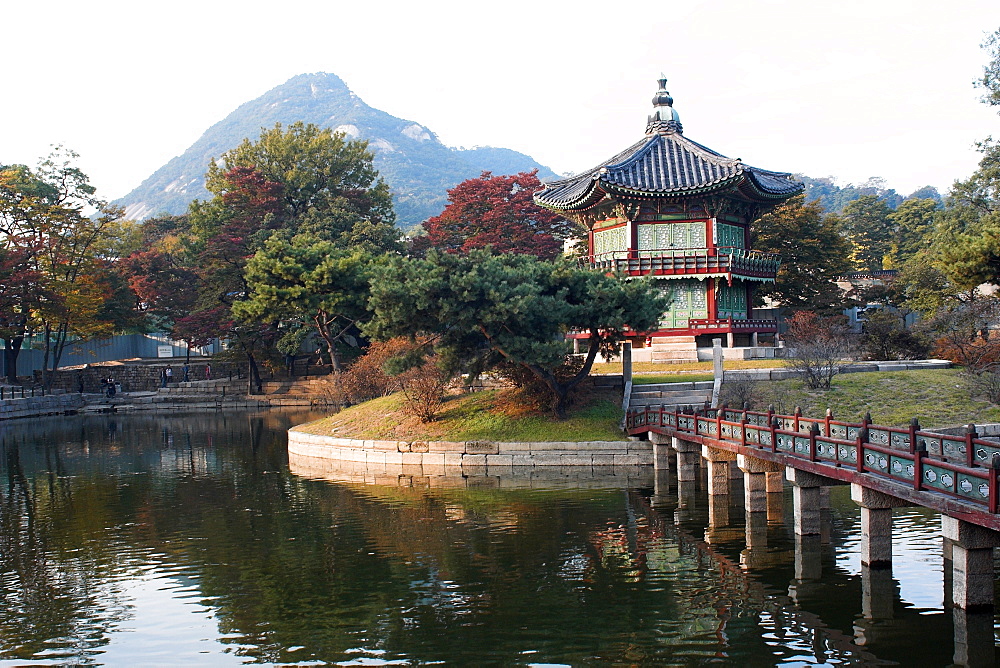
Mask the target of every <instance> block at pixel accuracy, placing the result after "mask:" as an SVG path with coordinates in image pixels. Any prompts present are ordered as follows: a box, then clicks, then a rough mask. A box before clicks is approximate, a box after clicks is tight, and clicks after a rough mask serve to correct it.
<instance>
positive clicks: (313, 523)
mask: <svg viewBox="0 0 1000 668" xmlns="http://www.w3.org/2000/svg"><path fill="white" fill-rule="evenodd" d="M295 419H296V418H291V419H290V418H287V417H285V416H282V415H281V414H265V415H245V414H208V415H205V414H201V415H195V416H185V417H184V419H182V420H178V419H175V418H164V417H162V416H152V415H150V416H129V417H128V418H127V419H122V418H115V421H114V423H113V424H114V427H113V428H112V422H111V418H94V419H90V418H86V419H83V418H81V419H78V420H75V421H74V420H66V421H65V424H62V423H60V424H59V425H57V426H56V427H48V428H47V429H41V428H40V429H38V431H37V433H34V434H30V433H29V434H27V435H25V436H24V438H23V440H19V441H18V447H17V448H16V453H17V455H16V459H17V460H18V461H17V466H14V465H12V464H11V463H10V462H11V460H10V459H9V456H8V453H9V452H10V447H9V445H8V443H7V442H5V444H4V448H5V449H4V456H5V458H6V459H5V460H4V462H5V470H4V473H5V487H4V491H3V495H2V496H0V501H2V513H3V515H2V516H0V532H2V536H0V541H2V542H0V559H2V562H0V563H2V566H0V573H2V577H3V580H2V581H0V587H2V590H0V599H2V601H0V602H2V603H3V605H0V634H2V637H0V643H4V644H2V645H0V647H2V648H3V649H2V652H3V653H4V654H6V655H8V656H20V657H31V656H35V657H37V656H40V655H41V654H43V653H44V652H45V651H46V650H47V648H48V647H49V646H50V644H51V645H55V644H57V643H59V642H62V643H63V644H64V645H65V644H67V641H66V640H65V639H66V638H73V639H74V640H73V641H72V642H74V643H88V642H89V643H91V645H88V646H87V649H88V651H89V650H94V649H96V648H97V647H98V646H99V645H100V644H101V643H106V642H108V639H109V637H110V636H109V633H110V631H111V630H112V628H113V626H114V624H115V623H117V622H119V621H120V620H121V619H123V618H124V615H125V614H126V612H127V611H126V610H125V608H124V606H125V603H124V601H126V599H125V598H124V597H122V596H121V595H120V594H119V592H117V591H116V590H115V586H116V585H115V582H116V581H117V580H116V577H117V576H120V575H123V574H124V575H127V574H128V573H129V572H130V569H133V568H137V567H138V565H140V564H151V563H152V564H160V565H163V566H169V567H170V568H171V570H173V571H177V570H178V569H180V570H183V572H184V573H185V574H187V575H189V576H190V577H191V578H193V579H194V580H195V581H196V582H197V586H198V588H199V590H200V593H201V595H202V596H203V597H204V601H205V603H206V604H207V605H210V606H211V607H212V608H213V609H214V610H215V611H216V615H215V616H216V618H217V620H218V622H219V626H220V629H219V631H220V635H221V636H223V639H222V642H225V643H228V644H230V645H231V647H232V650H233V651H234V652H235V653H237V654H240V655H242V656H245V657H246V658H247V659H248V660H252V661H258V662H303V661H307V660H314V661H325V662H335V661H342V660H345V659H347V658H351V657H356V656H357V654H355V653H354V652H355V651H356V650H364V651H367V652H370V653H373V654H374V653H377V652H385V655H382V656H383V658H392V657H405V658H408V659H410V660H414V661H419V662H429V661H446V662H448V663H454V664H462V663H466V664H472V663H477V662H480V661H482V660H483V659H484V654H488V657H486V659H487V660H486V662H490V661H492V662H500V663H502V662H511V663H513V662H521V661H524V660H525V659H524V657H526V656H529V655H521V654H520V652H524V651H531V652H535V653H534V654H531V655H530V659H531V661H532V662H536V661H537V662H542V663H544V662H546V661H549V662H564V663H570V664H574V665H578V664H587V663H631V664H656V663H668V662H674V663H677V662H681V663H683V662H686V661H689V660H694V657H706V656H711V655H713V654H727V653H728V654H729V655H730V658H734V657H735V658H742V659H745V662H746V663H753V661H754V660H759V658H760V657H761V656H770V655H774V656H777V653H780V652H786V653H787V652H791V651H793V650H792V649H787V648H793V649H802V648H806V649H808V648H812V649H813V651H814V652H821V653H822V652H825V653H826V655H827V656H828V657H832V658H837V659H839V660H843V661H849V660H858V659H859V658H863V657H864V655H863V654H862V653H859V651H858V648H856V647H853V646H851V643H850V638H845V637H840V636H838V635H837V633H836V632H835V631H832V630H830V629H828V628H826V627H825V626H824V625H823V623H822V621H821V620H820V619H819V618H818V617H816V616H810V615H809V614H808V613H804V612H802V611H801V610H796V609H795V605H794V603H792V602H791V601H789V600H788V596H787V591H786V592H785V593H784V595H782V592H780V591H775V589H774V588H769V587H768V586H766V585H762V584H761V582H760V581H759V580H758V579H756V578H753V577H747V575H746V574H745V573H743V572H742V571H741V569H740V568H739V566H738V565H737V564H735V563H732V562H729V561H727V560H726V558H725V554H720V553H719V552H718V551H717V550H713V549H712V548H711V547H709V546H705V544H704V542H703V541H701V540H696V539H694V538H692V537H691V536H690V535H688V534H685V533H684V531H683V530H682V529H680V528H678V527H677V526H676V525H675V524H674V522H673V521H672V517H671V516H670V513H669V512H668V513H666V514H664V513H663V512H660V509H656V510H654V509H653V508H652V507H651V506H650V504H649V498H648V494H647V493H643V492H636V491H633V492H627V491H626V490H620V489H619V490H614V489H610V490H580V491H566V490H560V491H541V490H513V491H512V490H497V489H480V488H469V489H462V490H457V489H423V488H414V487H388V486H365V485H360V484H358V485H354V484H329V483H323V482H316V481H310V480H304V479H300V478H296V477H294V476H291V475H289V474H288V472H287V468H286V466H285V462H286V453H285V446H284V438H283V434H282V433H281V432H282V431H283V430H284V429H285V428H287V426H288V425H289V424H290V423H291V422H292V421H294V420H295ZM299 420H300V421H301V419H299ZM668 518H669V519H668ZM783 572H785V573H786V575H784V576H783V577H785V578H786V579H785V581H784V583H785V584H784V586H785V587H786V590H787V570H786V571H783ZM116 596H117V599H116ZM42 599H46V600H48V601H56V603H55V604H51V603H50V604H49V605H47V606H46V604H45V601H42ZM36 601H38V602H39V606H40V607H38V606H36V605H35V603H36ZM109 601H111V604H110V605H109V603H108V602H109ZM116 601H117V602H116ZM54 606H62V607H61V608H57V607H54ZM105 608H108V609H110V610H112V611H113V612H104V609H105ZM762 610H763V611H765V612H764V613H763V614H762V613H761V611H762ZM29 617H30V619H28V618H29ZM777 637H780V638H781V642H780V643H779V642H775V641H774V640H773V638H777ZM769 638H770V640H769ZM53 639H62V640H53ZM817 643H818V644H817ZM297 646H301V647H302V649H300V650H295V651H290V648H293V647H297ZM776 647H777V648H776ZM781 648H786V649H781ZM64 651H67V652H69V651H71V650H64ZM72 651H76V652H77V654H76V655H75V656H79V657H83V656H84V654H85V653H84V650H78V649H74V650H72ZM803 651H805V650H803Z"/></svg>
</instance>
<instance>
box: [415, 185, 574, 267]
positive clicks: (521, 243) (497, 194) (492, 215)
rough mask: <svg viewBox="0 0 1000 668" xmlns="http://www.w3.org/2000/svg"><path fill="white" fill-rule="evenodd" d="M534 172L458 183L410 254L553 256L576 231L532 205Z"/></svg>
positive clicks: (543, 257)
mask: <svg viewBox="0 0 1000 668" xmlns="http://www.w3.org/2000/svg"><path fill="white" fill-rule="evenodd" d="M537 171H538V170H534V171H531V172H521V173H520V174H514V175H510V176H493V174H492V173H491V172H483V173H482V174H481V175H480V176H479V177H478V178H474V179H467V180H465V181H463V182H462V183H459V184H458V185H457V186H455V187H454V188H452V189H451V190H449V191H448V205H447V206H446V207H445V209H444V211H442V212H441V214H440V215H438V216H434V217H433V218H430V219H428V220H427V221H426V222H425V223H424V230H425V231H426V232H427V235H426V237H418V239H417V240H416V241H415V250H416V251H417V252H418V253H419V252H420V251H422V250H426V248H428V247H430V248H436V249H438V250H442V251H446V252H448V253H461V254H465V253H468V252H469V251H470V250H473V249H476V248H485V247H486V246H492V247H493V250H494V251H495V252H497V253H518V254H521V255H534V256H536V257H539V258H542V259H551V258H554V257H556V256H558V255H559V254H560V253H561V252H562V246H563V241H564V240H565V239H567V238H569V237H572V236H573V235H574V233H575V230H576V228H575V226H574V224H573V223H571V222H570V221H568V220H566V219H564V218H562V217H561V216H558V215H556V214H555V213H552V212H551V211H549V210H547V209H543V208H541V207H539V206H537V205H536V204H535V202H534V200H533V199H532V195H533V193H535V192H536V191H537V190H539V189H540V188H541V187H542V184H541V181H539V180H538V176H537Z"/></svg>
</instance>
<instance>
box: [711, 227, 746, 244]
mask: <svg viewBox="0 0 1000 668" xmlns="http://www.w3.org/2000/svg"><path fill="white" fill-rule="evenodd" d="M745 241H746V238H745V237H744V236H743V228H742V227H740V226H738V225H727V224H726V223H718V224H716V226H715V245H716V246H717V247H719V248H722V247H731V248H746V243H745Z"/></svg>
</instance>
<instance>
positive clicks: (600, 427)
mask: <svg viewBox="0 0 1000 668" xmlns="http://www.w3.org/2000/svg"><path fill="white" fill-rule="evenodd" d="M621 415H622V412H621V397H620V396H616V395H615V394H614V393H602V394H593V395H588V396H586V397H582V398H580V399H579V400H578V401H577V402H576V405H574V406H572V407H571V408H570V410H569V411H568V416H567V418H566V419H565V420H554V419H552V418H551V417H550V416H549V415H548V414H547V413H545V412H543V411H526V410H524V409H522V408H520V407H518V406H516V405H515V404H513V403H512V402H511V401H510V394H509V392H505V391H502V390H491V391H486V392H477V393H475V394H468V395H461V396H455V397H450V398H449V399H448V400H447V401H446V402H445V404H444V407H443V408H442V410H441V412H440V414H439V415H438V419H437V420H435V421H433V422H428V423H423V422H420V421H419V420H418V419H417V418H415V417H413V415H411V414H410V412H409V411H408V410H407V409H406V407H405V405H404V399H403V396H402V395H401V394H393V395H391V396H388V397H383V398H381V399H373V400H372V401H367V402H365V403H363V404H359V405H357V406H352V407H350V408H347V409H345V410H343V411H341V412H340V413H337V414H336V415H331V416H330V417H328V418H324V419H322V420H319V421H317V422H313V423H310V424H308V425H305V426H304V427H302V429H303V430H304V431H307V432H309V433H311V434H323V435H328V436H339V437H342V438H359V439H380V440H393V439H399V440H407V441H414V440H428V441H477V440H482V441H620V440H622V439H623V438H624V436H623V435H622V432H621V431H620V430H619V428H618V425H619V423H620V421H621Z"/></svg>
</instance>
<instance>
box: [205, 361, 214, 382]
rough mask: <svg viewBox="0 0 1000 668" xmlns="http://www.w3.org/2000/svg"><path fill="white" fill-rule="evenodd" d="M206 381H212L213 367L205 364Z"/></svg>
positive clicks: (207, 363)
mask: <svg viewBox="0 0 1000 668" xmlns="http://www.w3.org/2000/svg"><path fill="white" fill-rule="evenodd" d="M205 380H212V365H211V364H210V363H209V362H205Z"/></svg>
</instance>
